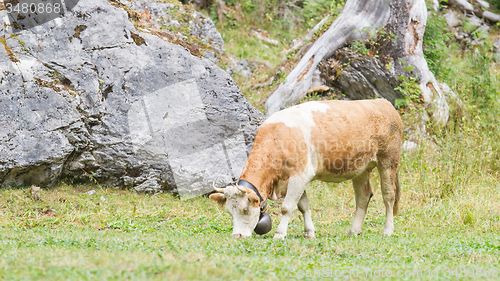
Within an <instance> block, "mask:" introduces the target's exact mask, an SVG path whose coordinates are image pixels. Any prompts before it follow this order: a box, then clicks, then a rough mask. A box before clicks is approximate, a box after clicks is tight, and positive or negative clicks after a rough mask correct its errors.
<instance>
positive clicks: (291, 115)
mask: <svg viewBox="0 0 500 281" xmlns="http://www.w3.org/2000/svg"><path fill="white" fill-rule="evenodd" d="M277 125H278V126H284V127H286V128H293V130H295V131H296V132H297V129H300V132H301V133H302V136H300V138H301V139H303V143H302V144H301V147H297V148H298V150H299V151H301V152H302V153H301V154H302V157H309V158H310V160H311V161H310V164H311V165H313V169H314V170H315V171H316V173H317V178H319V179H322V180H327V181H328V180H331V181H343V180H345V179H348V178H352V177H354V176H355V175H356V174H358V173H359V172H360V171H362V170H364V169H365V168H366V166H367V165H373V164H374V162H376V157H377V154H379V153H384V152H385V150H386V149H387V148H388V147H389V146H390V145H391V144H392V143H393V142H396V143H397V144H398V147H399V145H400V144H401V128H402V126H401V119H400V117H399V114H398V113H397V111H396V110H395V109H394V107H393V106H392V105H391V104H390V103H389V102H388V101H386V100H384V99H377V100H360V101H321V102H307V103H304V104H300V105H297V106H293V107H290V108H287V109H285V110H282V111H280V112H277V113H275V114H273V115H272V116H271V117H269V118H268V119H267V120H266V121H265V122H264V124H263V125H262V126H263V127H269V126H277ZM272 137H274V138H276V137H279V136H277V135H273V136H272ZM295 139H297V136H295ZM306 147H307V151H305V150H304V148H306ZM306 155H307V156H306Z"/></svg>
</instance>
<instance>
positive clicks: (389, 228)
mask: <svg viewBox="0 0 500 281" xmlns="http://www.w3.org/2000/svg"><path fill="white" fill-rule="evenodd" d="M397 170H398V163H397V162H396V163H394V161H393V160H392V159H390V158H389V157H388V158H386V159H379V165H378V171H379V173H380V189H381V191H382V197H383V198H384V205H385V226H384V232H383V233H382V235H384V236H391V235H392V234H393V232H394V202H395V200H396V193H395V191H396V176H397Z"/></svg>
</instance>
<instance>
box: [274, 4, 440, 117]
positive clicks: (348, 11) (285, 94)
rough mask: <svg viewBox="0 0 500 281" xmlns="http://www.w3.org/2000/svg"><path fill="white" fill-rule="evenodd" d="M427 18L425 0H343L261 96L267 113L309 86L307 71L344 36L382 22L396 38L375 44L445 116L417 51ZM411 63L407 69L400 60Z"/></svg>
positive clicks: (350, 37)
mask: <svg viewBox="0 0 500 281" xmlns="http://www.w3.org/2000/svg"><path fill="white" fill-rule="evenodd" d="M426 21H427V8H426V4H425V0H383V1H366V0H348V1H347V3H346V5H345V7H344V9H343V10H342V13H341V14H340V15H339V17H338V18H337V19H336V20H335V21H334V22H333V24H332V26H331V27H330V28H329V29H328V30H327V31H326V32H325V33H324V34H323V35H322V36H321V37H320V38H318V40H316V42H315V43H314V45H313V46H312V47H311V48H310V49H309V51H308V52H307V53H306V54H305V55H304V56H303V57H302V59H301V60H300V62H299V63H298V64H297V66H296V67H295V68H294V69H293V70H292V72H290V74H289V75H288V76H287V78H286V80H285V82H283V83H282V84H281V85H280V86H279V87H278V89H277V90H276V91H275V92H274V93H272V94H271V96H269V98H268V100H267V102H266V108H267V111H268V114H272V113H274V112H276V111H279V110H281V109H283V108H286V107H289V106H291V105H293V104H295V103H297V102H298V101H299V100H300V99H301V98H302V97H304V96H305V95H306V93H307V91H308V89H310V87H311V83H312V76H313V72H314V71H315V70H316V67H317V66H318V64H319V63H320V62H321V61H322V60H323V59H327V58H329V57H330V56H331V55H332V54H333V53H334V52H335V51H336V50H337V49H338V48H339V47H341V46H342V45H344V44H345V43H346V42H349V41H353V40H359V39H362V38H364V37H365V36H367V34H366V33H365V32H363V30H364V29H365V28H377V27H385V28H386V29H388V30H390V31H392V32H393V33H394V34H396V35H397V40H396V41H395V42H392V43H390V44H388V45H387V46H386V47H384V48H383V49H382V50H381V53H382V54H383V55H385V56H389V57H391V58H392V59H393V63H394V68H395V75H397V76H399V75H405V76H410V77H417V79H418V81H419V82H420V87H421V89H422V94H423V98H424V100H425V101H426V102H427V103H431V102H432V103H433V104H435V105H436V108H434V110H433V113H434V115H433V117H434V118H435V120H436V121H438V122H439V123H445V122H446V121H447V119H448V105H447V102H446V99H445V97H444V94H443V93H442V91H441V89H440V85H439V83H438V82H437V81H436V79H435V77H434V75H433V74H432V72H431V71H430V70H429V67H428V65H427V62H426V61H425V58H424V56H423V51H422V43H423V37H424V31H425V24H426ZM409 65H412V66H414V69H413V71H412V72H411V73H410V72H409V71H408V70H407V68H406V70H405V67H406V66H409Z"/></svg>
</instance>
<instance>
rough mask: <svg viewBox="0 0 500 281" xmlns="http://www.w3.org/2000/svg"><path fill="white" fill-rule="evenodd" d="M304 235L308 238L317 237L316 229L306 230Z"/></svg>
mask: <svg viewBox="0 0 500 281" xmlns="http://www.w3.org/2000/svg"><path fill="white" fill-rule="evenodd" d="M304 237H306V238H307V239H314V238H316V235H314V231H306V232H305V233H304Z"/></svg>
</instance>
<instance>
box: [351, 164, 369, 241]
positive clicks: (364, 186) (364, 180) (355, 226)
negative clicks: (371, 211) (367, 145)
mask: <svg viewBox="0 0 500 281" xmlns="http://www.w3.org/2000/svg"><path fill="white" fill-rule="evenodd" d="M370 170H371V169H370ZM370 170H366V171H364V172H363V173H361V174H360V175H359V176H357V177H356V178H354V179H352V185H353V187H354V194H355V195H356V214H355V215H354V221H353V222H352V226H351V230H350V231H349V233H348V235H349V236H351V235H353V234H357V235H359V234H361V229H362V227H363V221H364V220H365V216H366V210H367V209H368V204H369V203H370V199H371V197H372V195H373V191H372V188H371V186H370Z"/></svg>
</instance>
